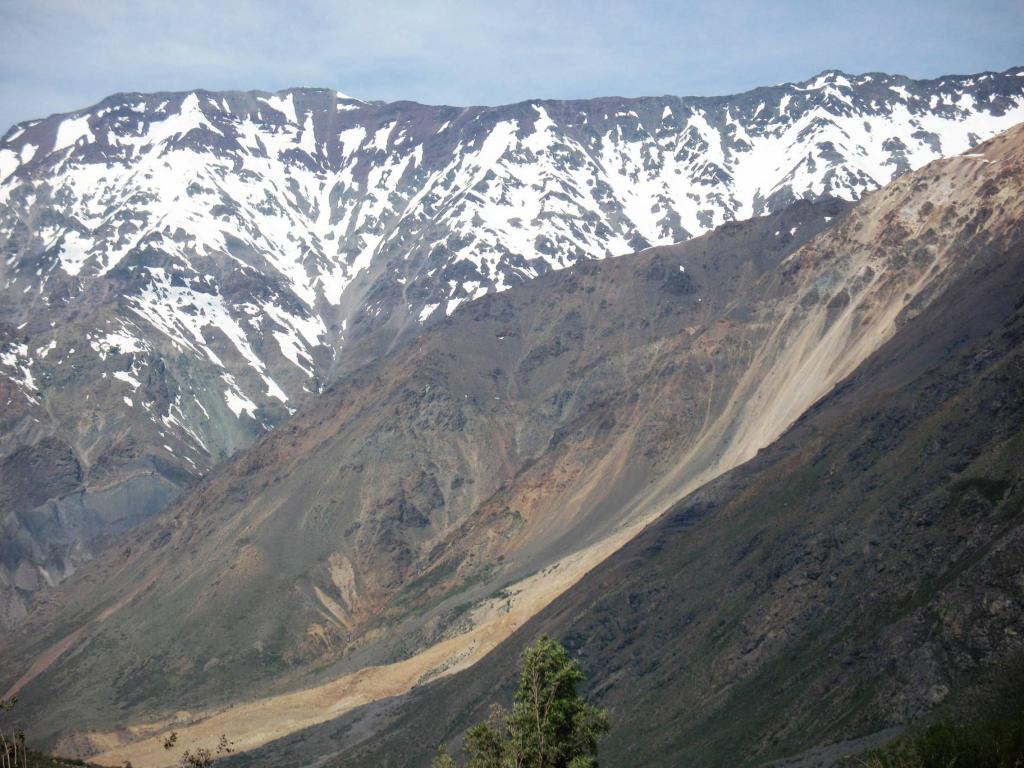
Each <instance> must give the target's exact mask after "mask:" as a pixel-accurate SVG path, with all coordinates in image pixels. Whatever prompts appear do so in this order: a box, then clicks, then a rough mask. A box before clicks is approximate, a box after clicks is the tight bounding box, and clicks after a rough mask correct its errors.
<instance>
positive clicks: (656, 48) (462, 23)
mask: <svg viewBox="0 0 1024 768" xmlns="http://www.w3.org/2000/svg"><path fill="white" fill-rule="evenodd" d="M1018 64H1024V0H1003V1H996V0H973V1H972V2H966V1H961V2H949V1H947V0H884V1H878V0H843V1H836V0H800V1H799V2H797V1H792V2H781V1H780V2H768V1H767V0H766V1H765V2H753V1H752V0H721V2H718V1H717V0H696V1H689V2H671V1H670V0H647V1H646V2H645V1H643V0H635V1H634V2H625V1H624V0H499V1H497V2H491V1H489V0H423V1H422V2H412V0H407V1H400V0H369V1H368V2H353V1H345V0H340V1H338V2H327V1H326V0H292V1H291V2H260V1H259V0H248V1H245V0H242V1H239V2H229V1H228V0H203V1H202V2H193V1H192V0H161V1H159V2H156V1H152V0H134V1H132V2H129V1H128V0H87V1H74V0H0V133H2V132H3V130H4V129H5V128H6V127H7V126H8V125H10V124H11V123H13V122H15V121H20V120H27V119H29V118H33V117H42V116H45V115H48V114H50V113H53V112H65V111H70V110H73V109H76V108H79V107H84V106H87V105H89V104H92V103H94V102H96V101H98V100H99V99H101V98H102V97H104V96H106V95H108V94H111V93H115V92H117V91H155V90H185V89H191V88H209V89H229V88H230V89H262V90H277V89H280V88H285V87H288V86H295V85H318V86H327V87H333V88H337V89H339V90H341V91H344V92H346V93H348V94H351V95H353V96H358V97H360V98H364V99H384V100H396V99H413V100H416V101H422V102H430V103H448V104H459V105H466V104H501V103H507V102H512V101H519V100H523V99H528V98H543V97H547V98H585V97H590V96H598V95H625V96H639V95H660V94H666V93H671V94H676V95H711V94H726V93H734V92H737V91H742V90H746V89H748V88H752V87H755V86H758V85H769V84H772V83H777V82H782V81H787V80H803V79H806V78H808V77H810V76H812V75H814V74H816V73H818V72H820V71H821V70H823V69H842V70H845V71H847V72H868V71H886V72H896V73H900V74H906V75H910V76H914V77H936V76H939V75H943V74H951V73H967V72H976V71H981V70H987V69H988V70H1002V69H1006V68H1008V67H1011V66H1014V65H1018Z"/></svg>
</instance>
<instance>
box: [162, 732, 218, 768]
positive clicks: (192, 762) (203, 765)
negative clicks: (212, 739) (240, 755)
mask: <svg viewBox="0 0 1024 768" xmlns="http://www.w3.org/2000/svg"><path fill="white" fill-rule="evenodd" d="M177 743H178V732H177V731H171V734H170V735H169V736H168V737H167V738H165V739H164V749H166V750H168V751H170V750H172V749H174V747H175V745H177ZM233 751H234V750H233V749H232V748H231V742H230V741H228V737H227V736H225V735H224V734H221V736H220V740H219V741H218V742H217V747H216V748H215V749H212V750H211V749H208V748H207V747H197V748H195V749H186V750H185V751H184V752H182V753H181V760H180V761H179V763H178V764H179V765H180V766H181V768H210V766H211V765H213V764H214V762H215V761H216V760H217V758H219V757H221V756H222V755H230V754H231V753H232V752H233Z"/></svg>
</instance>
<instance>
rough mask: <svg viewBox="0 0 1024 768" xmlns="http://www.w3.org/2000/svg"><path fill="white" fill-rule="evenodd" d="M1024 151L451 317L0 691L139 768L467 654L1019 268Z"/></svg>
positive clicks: (99, 588)
mask: <svg viewBox="0 0 1024 768" xmlns="http://www.w3.org/2000/svg"><path fill="white" fill-rule="evenodd" d="M1022 142H1024V129H1017V130H1014V131H1011V132H1009V133H1008V134H1005V135H1003V136H1001V137H1000V138H998V139H996V140H994V141H992V142H989V143H987V144H985V145H983V146H982V147H979V148H978V150H977V151H976V152H973V153H970V154H967V155H964V156H962V157H958V158H954V159H950V160H944V161H938V162H936V163H934V164H932V165H930V166H928V167H926V168H924V169H921V170H919V171H916V172H914V173H911V174H908V175H905V176H904V177H902V178H900V179H898V180H897V181H895V182H893V183H892V184H890V185H889V186H887V187H886V188H885V189H883V190H880V191H878V192H874V193H871V194H869V195H868V196H867V197H866V198H865V199H864V200H863V201H862V202H861V203H859V204H858V205H857V206H856V208H855V209H854V210H853V211H852V212H849V213H847V212H846V210H845V204H841V203H838V202H823V203H818V204H811V203H803V204H800V205H798V206H796V207H794V208H792V209H789V210H787V211H785V212H783V213H780V214H776V215H773V216H771V217H768V218H765V219H757V220H751V221H747V222H742V223H734V224H728V225H725V226H723V227H720V228H719V229H717V230H715V231H714V232H713V233H710V234H709V235H706V236H704V237H702V238H698V239H694V240H691V241H689V242H686V243H683V244H681V245H677V246H671V247H666V248H657V249H653V250H651V251H649V252H645V253H642V254H638V255H636V256H633V257H628V258H623V259H612V260H607V261H601V262H587V263H583V264H578V265H576V266H574V267H572V268H570V269H567V270H564V271H562V272H559V273H557V274H553V275H549V276H546V277H543V278H540V279H538V280H535V281H532V282H530V283H528V284H526V285H524V286H521V287H519V288H517V289H516V290H510V291H507V292H503V293H499V294H494V295H491V296H487V297H484V298H482V299H481V300H479V301H476V302H473V303H471V304H469V305H467V306H465V307H462V308H460V309H459V311H457V312H455V313H454V314H453V315H452V316H451V317H450V318H447V319H445V320H444V321H443V322H439V323H437V324H436V325H435V326H434V327H433V328H431V329H428V330H427V331H426V332H425V333H424V334H423V335H422V336H420V337H419V338H418V339H417V340H416V341H415V343H412V344H410V345H408V346H407V347H405V348H402V349H399V350H396V351H395V352H394V353H393V354H390V355H387V356H385V357H384V358H382V359H381V360H379V361H378V362H376V363H373V364H370V365H368V366H366V367H364V368H361V369H359V370H356V371H354V372H351V373H348V374H345V375H344V376H343V377H342V378H341V379H340V380H339V381H338V382H337V383H336V384H334V385H332V386H331V387H330V388H329V389H328V390H327V391H326V392H325V393H324V394H323V396H321V397H320V398H318V399H317V400H316V401H315V402H314V403H311V404H310V405H309V406H308V407H306V408H304V409H302V410H301V411H300V412H299V413H297V414H296V415H295V417H293V418H292V419H291V420H289V421H288V422H287V424H285V425H283V426H282V427H280V428H279V429H277V430H275V431H274V432H273V433H271V434H270V435H268V436H266V437H265V438H262V439H261V440H260V441H259V442H258V443H257V444H256V445H255V446H254V447H253V448H251V449H249V450H248V451H246V452H244V453H243V454H241V455H239V456H237V457H235V458H234V459H232V460H230V461H228V462H226V463H225V464H223V465H222V466H221V467H219V468H218V469H217V470H215V471H214V472H213V473H211V474H210V475H209V476H208V477H207V478H206V479H205V480H204V481H203V482H202V483H201V484H200V485H199V486H198V487H196V488H195V489H194V490H193V491H192V492H191V493H189V494H188V495H187V496H186V497H184V498H183V499H182V500H181V501H180V502H178V503H177V504H175V505H174V507H172V509H171V510H170V511H169V514H167V515H166V516H164V517H162V518H161V519H160V520H157V521H154V522H153V523H152V524H148V525H146V526H143V527H142V528H141V529H139V530H137V531H136V532H134V533H133V534H130V535H129V536H128V537H125V538H124V539H123V543H122V544H121V546H120V547H119V548H118V550H116V552H115V551H111V556H109V557H105V558H103V559H102V560H101V561H99V562H95V563H92V564H90V565H89V566H88V568H86V569H84V570H83V571H82V572H81V573H80V574H79V575H78V576H76V578H75V579H72V580H71V581H70V582H69V583H68V584H67V585H66V587H65V588H63V589H62V590H61V591H60V592H59V593H58V594H56V595H55V596H54V598H53V600H52V601H51V602H50V603H49V604H47V605H45V606H44V607H43V609H41V610H40V611H39V613H38V615H36V616H34V617H30V619H29V622H28V623H27V625H26V626H25V628H24V630H23V631H22V632H21V633H19V634H17V635H14V636H12V637H11V638H10V639H9V640H8V642H7V645H6V646H5V648H4V650H3V652H4V656H5V659H10V663H9V665H8V667H7V669H10V670H11V671H10V672H7V669H5V670H4V671H5V672H7V675H6V676H5V677H3V678H2V680H0V682H2V683H3V684H4V685H6V684H8V683H15V682H17V687H18V688H19V690H20V695H21V697H22V706H24V711H27V712H29V713H31V714H32V715H33V716H34V717H35V718H36V720H35V722H37V723H38V728H39V729H40V735H49V736H53V737H55V736H57V735H58V734H59V733H61V732H66V731H67V730H69V729H71V730H77V729H89V728H98V729H101V730H106V729H113V728H114V727H115V726H117V727H120V726H124V725H125V724H126V723H131V724H133V725H134V724H137V723H139V722H140V721H148V722H151V723H162V724H163V725H152V726H140V727H139V728H135V729H133V730H131V731H120V732H117V733H93V734H91V735H89V736H88V737H87V741H88V743H91V744H92V748H93V749H105V750H107V751H106V752H105V753H104V756H103V759H104V760H107V761H110V762H116V763H120V762H122V761H123V760H124V759H131V760H132V762H133V764H136V765H150V764H153V765H158V764H160V763H159V761H160V760H162V759H165V755H164V753H163V752H162V750H161V748H160V744H159V738H158V736H157V731H158V730H159V728H161V727H164V726H166V724H167V722H168V721H167V720H166V718H168V717H177V716H176V715H175V714H174V713H176V712H179V711H182V710H185V709H190V710H195V709H196V708H198V707H202V708H203V709H204V712H203V713H202V714H203V717H202V718H199V719H197V720H195V721H194V722H191V723H189V722H178V723H177V727H178V729H179V730H180V731H181V732H182V733H183V734H185V735H187V736H190V737H191V736H193V735H199V734H201V733H205V731H204V729H207V730H209V729H219V730H218V731H217V732H218V733H219V732H220V731H224V732H228V731H230V732H231V733H232V734H233V737H234V738H236V741H237V743H238V744H239V746H242V747H246V748H248V747H253V746H257V745H259V744H260V743H263V742H265V741H267V740H268V739H270V738H273V737H274V736H275V735H284V734H285V733H288V732H290V731H294V730H297V729H299V728H302V727H306V726H309V725H315V724H316V723H318V722H322V721H324V720H327V719H330V718H331V717H333V716H336V715H337V714H341V713H342V712H343V711H344V709H345V708H351V707H353V706H356V705H357V704H359V703H364V702H365V701H371V700H374V699H375V698H381V697H384V696H390V695H393V694H396V693H401V692H402V691H404V690H407V689H408V688H409V687H410V686H412V685H415V684H417V683H423V682H426V681H429V680H430V679H433V678H435V677H437V676H442V675H445V674H449V673H451V672H452V671H455V670H457V669H459V668H461V667H465V666H467V665H469V664H472V663H473V662H474V661H476V660H477V659H479V658H480V657H481V656H483V654H484V653H486V651H487V650H488V649H490V648H493V647H494V646H495V645H496V644H497V643H499V642H500V641H501V640H503V639H504V638H505V637H507V636H508V635H509V634H510V633H511V632H512V631H513V630H514V629H515V628H516V627H517V626H519V625H521V624H522V623H523V622H524V621H526V620H527V619H529V617H530V616H532V615H534V614H535V613H536V612H537V611H539V610H541V609H542V608H543V607H544V606H545V605H546V604H548V603H549V602H550V601H551V600H552V599H553V598H555V597H556V596H557V595H558V594H559V593H561V592H563V591H564V590H566V589H568V588H570V587H572V585H573V584H574V583H575V582H576V581H577V580H578V579H580V578H581V577H582V576H583V575H584V574H585V573H586V572H587V571H588V570H589V569H590V568H592V567H594V566H595V565H597V564H598V563H599V562H601V560H602V559H603V558H605V557H606V556H608V555H609V554H610V553H612V552H614V551H615V550H616V549H617V548H618V547H620V546H621V545H622V544H623V543H625V542H626V541H627V540H628V539H630V538H631V537H632V536H633V535H634V534H635V533H636V532H637V531H638V530H639V529H640V528H641V527H642V526H643V525H644V524H645V523H646V522H647V521H649V520H651V519H653V518H654V517H655V516H657V515H658V514H660V513H661V512H663V511H664V510H665V509H666V508H668V507H670V506H671V505H672V504H674V503H675V502H677V501H678V500H679V499H680V498H683V497H685V496H686V495H688V494H689V493H691V492H692V491H693V490H695V489H696V488H698V487H700V486H701V485H703V484H704V483H706V482H707V481H709V480H712V479H714V478H715V477H717V476H719V475H720V474H722V473H723V472H726V471H728V470H730V469H732V468H734V467H736V466H738V465H739V464H741V463H743V462H745V461H747V460H749V459H751V458H753V457H754V456H755V455H756V454H757V452H758V450H760V449H762V448H765V447H766V446H768V445H769V444H771V443H772V442H773V441H774V440H775V439H776V438H777V437H778V436H779V435H780V434H782V433H783V432H784V431H785V430H786V429H788V428H789V427H790V426H791V425H792V424H793V422H794V421H795V420H796V419H798V418H799V417H800V415H801V414H802V413H804V412H805V411H806V409H807V408H809V407H810V406H811V405H813V404H814V403H815V402H816V401H818V400H819V399H820V398H821V397H822V396H824V395H826V394H828V393H829V392H830V390H831V389H832V388H833V386H834V385H835V384H836V383H838V382H840V381H842V380H843V379H845V378H846V377H847V376H849V375H850V374H851V373H853V372H854V371H855V370H856V369H857V368H858V367H859V366H861V365H862V364H863V363H864V361H865V360H867V359H869V358H870V357H871V355H872V354H874V353H875V352H876V351H877V350H878V349H880V348H882V347H884V346H885V345H886V343H887V342H888V341H889V340H890V339H892V338H893V337H894V335H895V334H896V333H897V332H898V331H899V330H900V329H901V328H904V327H909V325H910V324H912V323H913V322H914V318H915V317H917V316H918V315H920V314H921V313H924V312H928V311H933V310H932V308H933V307H935V306H936V305H937V302H938V303H939V304H941V303H942V302H943V301H945V300H946V298H945V297H947V296H948V295H949V294H948V292H949V291H950V290H951V287H952V286H956V285H958V284H959V283H960V281H961V280H967V281H970V279H972V278H974V277H976V275H978V274H986V270H988V269H990V268H991V264H990V262H989V260H988V259H989V256H990V255H991V254H992V253H993V252H999V253H1007V252H1008V253H1013V249H1014V248H1017V247H1019V244H1020V237H1021V229H1020V222H1021V220H1022V219H1024V211H1022V210H1021V209H1022V206H1024V196H1022V195H1021V194H1020V193H1021V187H1022V185H1024V181H1022V175H1024V166H1022V161H1021V154H1022V151H1024V150H1022ZM979 284H981V283H980V282H979ZM986 284H987V283H986ZM712 511H713V507H707V508H705V507H698V508H695V511H693V514H692V515H691V516H692V517H694V519H695V520H696V519H700V518H702V517H703V516H705V515H706V513H707V514H709V513H711V512H712ZM702 572H703V571H702ZM22 671H25V673H24V674H22ZM83 702H88V706H84V705H83ZM193 731H195V733H193ZM121 739H129V740H131V739H137V740H138V742H137V743H131V744H127V745H124V746H119V747H113V748H112V746H113V745H115V744H117V742H118V741H119V740H121ZM77 743H79V744H81V743H82V742H80V741H79V742H77Z"/></svg>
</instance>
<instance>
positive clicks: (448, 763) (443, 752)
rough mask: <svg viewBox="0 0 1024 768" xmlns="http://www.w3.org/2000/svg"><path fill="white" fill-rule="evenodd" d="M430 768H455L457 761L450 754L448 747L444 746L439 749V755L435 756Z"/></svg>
mask: <svg viewBox="0 0 1024 768" xmlns="http://www.w3.org/2000/svg"><path fill="white" fill-rule="evenodd" d="M430 768H455V760H454V759H453V758H452V756H451V755H450V754H448V747H446V746H445V745H444V744H442V745H441V746H439V747H438V748H437V754H435V755H434V759H433V760H432V761H431V763H430Z"/></svg>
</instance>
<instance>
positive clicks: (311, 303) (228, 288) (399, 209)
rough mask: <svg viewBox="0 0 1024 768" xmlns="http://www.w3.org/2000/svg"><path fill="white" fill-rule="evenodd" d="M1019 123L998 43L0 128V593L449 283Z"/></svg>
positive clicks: (520, 275)
mask: <svg viewBox="0 0 1024 768" xmlns="http://www.w3.org/2000/svg"><path fill="white" fill-rule="evenodd" d="M1022 120H1024V68H1016V69H1012V70H1008V71H1006V72H1003V73H998V74H997V73H986V74H982V75H975V76H969V77H959V76H958V77H946V78H942V79H939V80H933V81H917V80H909V79H907V78H904V77H899V76H889V75H881V74H870V75H861V76H851V75H844V74H842V73H840V72H825V73H823V74H821V75H819V76H818V77H816V78H814V79H812V80H809V81H807V82H803V83H795V84H785V85H779V86H775V87H769V88H760V89H757V90H754V91H751V92H748V93H745V94H740V95H736V96H729V97H721V98H679V97H670V96H666V97H658V98H639V99H625V98H602V99H594V100H589V101H532V102H523V103H520V104H514V105H507V106H500V107H469V108H456V107H443V106H426V105H421V104H415V103H411V102H398V103H393V104H381V103H372V102H364V101H360V100H358V99H354V98H351V97H348V96H346V95H344V94H341V93H338V92H336V91H331V90H320V89H304V88H303V89H291V90H287V91H282V92H279V93H276V94H269V93H261V92H245V93H238V92H231V93H211V92H206V91H194V92H188V93H173V94H169V93H168V94H120V95H116V96H112V97H110V98H108V99H106V100H105V101H103V102H101V103H100V104H98V105H96V106H95V107H92V108H89V109H86V110H82V111H79V112H75V113H70V114H64V115H54V116H52V117H49V118H46V119H44V120H36V121H30V122H27V123H22V124H20V125H18V126H15V127H14V128H12V129H11V130H10V131H8V132H7V134H6V135H5V136H4V138H3V140H2V141H0V248H2V251H3V254H2V260H0V292H2V296H3V301H2V302H0V402H3V403H4V408H3V412H2V415H0V461H2V462H4V463H5V466H7V467H8V469H13V468H15V467H18V468H19V470H18V471H19V473H20V474H23V475H26V474H27V476H30V477H33V478H35V479H34V480H33V488H32V489H31V491H32V492H31V493H27V494H26V493H25V492H24V489H20V487H19V488H16V487H14V486H13V485H12V484H10V483H8V484H7V485H4V484H3V483H0V501H2V503H3V507H0V515H2V517H0V520H6V522H3V525H4V526H5V530H9V531H16V532H17V535H16V536H13V534H12V536H13V539H14V540H16V541H17V542H18V545H17V546H16V547H14V548H13V551H14V553H15V554H14V555H8V556H6V559H5V560H3V561H0V586H3V584H2V582H3V581H6V583H7V587H8V590H7V594H8V595H9V596H10V599H9V603H8V608H7V609H6V610H3V609H2V608H0V618H2V614H4V613H6V614H8V615H15V614H17V613H19V612H20V611H21V610H22V609H21V608H20V607H19V606H20V605H21V602H20V598H19V597H18V595H19V594H21V593H23V592H31V591H33V590H34V589H35V588H37V587H38V586H39V584H40V583H41V582H40V578H42V579H43V580H50V581H53V580H58V579H59V578H61V577H62V576H63V575H64V574H66V573H67V572H68V570H69V569H70V568H72V567H73V564H74V561H75V553H81V556H87V554H88V546H87V544H83V542H87V541H89V540H91V537H92V536H102V535H105V534H107V533H109V531H110V530H114V529H116V528H117V527H118V526H121V527H124V526H127V525H130V524H132V522H133V520H134V517H133V516H137V515H139V514H144V513H146V512H148V511H155V510H157V509H159V508H160V507H161V506H162V505H163V504H164V503H166V500H167V499H169V498H170V497H172V496H173V495H174V493H175V492H176V491H177V489H178V488H180V487H181V486H182V485H183V484H185V483H187V482H189V481H190V480H191V479H192V478H195V477H197V476H199V475H201V474H202V473H203V472H205V471H206V470H207V469H208V468H209V467H210V466H212V465H213V464H214V463H215V462H216V461H218V460H219V459H221V458H223V457H224V456H225V455H227V454H229V453H231V452H232V451H234V450H236V449H237V448H239V447H241V446H245V445H247V444H248V443H250V442H251V441H252V440H253V439H254V437H256V436H258V435H259V434H261V433H262V432H264V431H266V430H267V429H269V428H270V427H272V426H273V425H275V424H276V423H278V422H279V421H281V420H282V419H283V418H285V417H286V416H287V415H288V414H289V413H290V412H292V411H293V410H294V408H295V407H297V406H298V404H300V403H301V402H302V401H303V400H304V399H305V398H306V397H308V396H309V395H311V394H312V393H315V392H317V391H318V390H320V389H321V388H322V387H323V386H324V385H325V384H326V383H328V382H330V381H331V380H332V378H333V377H334V376H336V375H337V373H338V372H339V371H341V370H345V369H350V368H352V367H354V366H356V365H358V364H360V363H361V362H363V361H365V360H367V359H369V358H371V357H373V356H375V355H377V354H379V353H380V351H382V350H384V349H386V348H388V347H389V346H392V345H393V344H395V343H396V341H398V340H400V339H402V338H405V337H408V336H410V335H412V334H415V333H416V332H417V331H418V329H419V328H420V327H421V326H422V325H423V324H425V323H429V322H436V321H438V320H440V319H443V318H444V317H445V316H447V315H450V314H451V313H452V312H453V311H454V310H455V309H456V308H457V307H458V306H459V305H460V304H462V303H463V302H466V301H468V300H471V299H473V298H476V297H479V296H481V295H483V294H485V293H487V292H489V291H500V290H504V289H506V288H509V287H511V286H514V285H516V284H517V283H521V282H523V281H527V280H530V279H531V278H533V277H536V276H537V275H540V274H543V273H545V272H548V271H550V270H556V269H561V268H564V267H566V266H569V265H571V264H573V263H575V262H577V261H579V260H581V259H601V258H605V257H608V256H615V255H620V254H625V253H628V252H631V251H636V250H640V249H642V248H645V247H647V246H650V245H654V244H660V243H668V242H676V241H681V240H685V239H688V238H690V237H693V236H695V235H697V234H700V233H702V232H705V231H707V230H709V229H711V228H713V227H715V226H717V225H719V224H722V223H723V222H727V221H731V220H735V219H743V218H747V217H751V216H756V215H758V214H762V213H767V212H771V211H776V210H780V209H781V208H783V207H785V206H787V205H788V204H790V203H791V202H792V201H794V200H795V199H799V198H817V197H822V196H827V195H833V196H838V197H842V198H846V199H855V198H857V197H859V196H860V195H861V194H863V193H864V192H865V191H868V190H872V189H875V188H877V187H879V186H881V185H882V184H885V183H886V182H888V181H890V180H891V179H892V178H893V177H895V176H897V175H899V174H901V173H904V172H906V171H908V170H910V169H913V168H917V167H919V166H921V165H923V164H925V163H926V162H928V161H930V160H933V159H935V158H937V157H940V156H946V155H951V154H956V153H960V152H963V151H965V150H967V149H968V148H970V147H972V146H973V145H975V144H977V143H979V142H980V141H982V140H984V139H987V138H989V137H991V136H992V135H994V134H995V133H997V132H999V131H1001V130H1004V129H1006V128H1008V127H1010V126H1011V125H1013V124H1015V123H1018V122H1020V121H1022ZM791 235H792V233H789V232H779V233H777V236H778V237H787V236H791ZM26 468H28V469H26ZM5 474H6V475H7V476H8V477H13V476H14V473H13V472H12V471H8V472H7V473H5ZM40 478H43V479H40ZM140 499H141V501H140ZM129 500H130V501H129ZM44 509H45V510H46V512H45V513H44V512H42V511H40V510H44ZM129 509H130V510H132V513H131V515H128V514H127V510H129ZM140 510H141V512H140ZM15 513H16V514H18V515H22V516H24V515H28V514H38V515H40V519H42V520H46V521H49V522H47V524H46V525H42V524H37V525H27V524H25V522H24V520H21V522H18V520H16V519H14V518H12V517H8V515H13V514H15ZM54 521H56V522H54ZM55 542H56V544H55ZM57 545H59V546H57ZM26 560H27V561H30V562H33V563H35V564H36V565H38V566H39V568H35V569H29V570H28V571H26V570H25V569H23V568H22V564H23V563H24V562H25V561H26ZM5 568H6V570H5Z"/></svg>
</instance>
